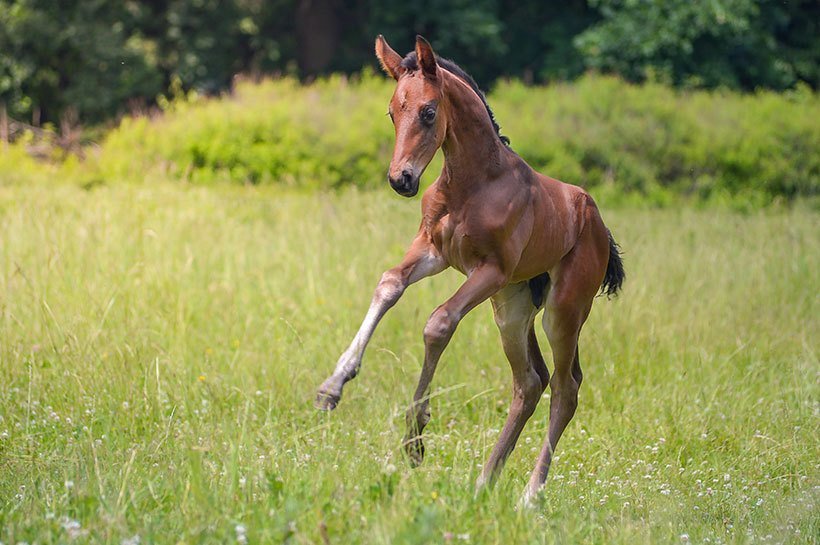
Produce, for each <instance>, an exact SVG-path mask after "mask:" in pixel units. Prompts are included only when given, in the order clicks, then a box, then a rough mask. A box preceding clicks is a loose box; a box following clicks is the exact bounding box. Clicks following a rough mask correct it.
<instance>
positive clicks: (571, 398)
mask: <svg viewBox="0 0 820 545" xmlns="http://www.w3.org/2000/svg"><path fill="white" fill-rule="evenodd" d="M376 56H377V57H378V59H379V61H380V62H381V65H382V67H383V68H384V70H385V71H386V72H387V73H388V74H389V75H390V76H392V77H393V78H394V79H395V80H396V81H397V82H398V84H397V86H396V91H395V92H394V93H393V98H392V99H391V101H390V110H389V114H390V117H391V118H392V120H393V123H394V125H395V129H396V144H395V149H394V152H393V159H392V161H391V162H390V170H389V172H388V179H389V181H390V185H391V186H392V187H393V189H394V190H395V191H396V192H397V193H399V194H400V195H403V196H405V197H412V196H413V195H415V194H416V193H417V192H418V189H419V178H420V177H421V175H422V173H423V172H424V170H425V168H426V167H427V165H428V163H429V162H430V160H431V159H432V158H433V155H434V154H435V152H436V150H437V149H438V148H439V147H441V148H442V149H443V150H444V168H443V169H442V171H441V174H440V175H439V177H438V179H437V180H436V181H435V182H434V183H433V184H432V185H431V186H430V187H429V188H428V189H427V190H426V191H425V192H424V196H423V197H422V200H421V207H422V221H421V226H420V228H419V231H418V234H417V235H416V238H415V239H414V240H413V243H412V244H411V245H410V248H409V249H408V251H407V254H406V255H405V256H404V259H403V260H402V262H401V263H400V264H399V265H398V266H396V267H394V268H392V269H390V270H388V271H387V272H385V273H384V275H383V276H382V278H381V281H380V282H379V284H378V287H377V288H376V291H375V293H374V294H373V299H372V301H371V303H370V309H369V310H368V312H367V315H366V316H365V319H364V322H363V323H362V325H361V328H360V329H359V331H358V333H357V334H356V336H355V338H354V339H353V342H352V343H351V344H350V346H349V347H348V348H347V350H345V352H344V353H343V354H342V356H341V357H340V358H339V362H338V363H337V365H336V369H335V371H334V372H333V374H332V375H331V376H330V377H329V378H328V379H327V380H326V381H325V382H324V383H323V384H322V386H321V387H320V388H319V393H318V396H317V399H316V406H317V407H318V408H320V409H324V410H331V409H333V408H335V407H336V405H337V403H338V402H339V399H340V398H341V394H342V387H343V386H344V384H345V383H346V382H348V381H349V380H351V379H352V378H353V377H355V376H356V374H357V373H358V371H359V367H360V366H361V361H362V356H363V354H364V350H365V347H366V346H367V343H368V341H369V340H370V337H371V335H372V334H373V331H374V330H375V328H376V325H377V324H378V323H379V320H381V318H382V317H383V316H384V314H385V313H386V312H387V310H388V309H390V308H391V307H392V306H393V305H395V304H396V302H397V301H398V300H399V298H400V297H401V295H402V293H403V292H404V290H405V289H406V288H407V286H409V285H410V284H412V283H414V282H417V281H419V280H421V279H422V278H425V277H427V276H431V275H434V274H437V273H439V272H441V271H443V270H445V269H446V268H448V267H453V268H455V269H457V270H459V271H461V272H462V273H463V274H465V275H466V277H467V279H466V280H465V282H464V283H463V284H462V285H461V287H460V288H459V289H458V290H457V291H456V292H455V294H454V295H453V296H452V297H450V299H448V300H447V301H445V302H444V303H443V304H442V305H440V306H439V307H438V308H437V309H436V310H435V311H434V312H433V314H432V315H431V316H430V319H429V320H428V321H427V325H426V326H425V327H424V348H425V354H424V364H423V366H422V370H421V377H420V378H419V382H418V387H417V388H416V392H415V395H414V396H413V403H412V405H411V406H410V408H409V410H408V412H407V434H406V436H405V439H404V447H405V450H406V452H407V454H408V455H409V457H410V461H411V463H412V464H413V465H417V464H419V463H421V461H422V458H423V456H424V444H423V442H422V438H421V432H422V430H423V429H424V427H425V425H426V424H427V422H428V421H429V420H430V412H429V397H428V393H429V388H430V382H431V381H432V379H433V374H434V373H435V370H436V365H437V364H438V361H439V358H440V357H441V354H442V352H443V351H444V349H445V347H446V346H447V343H448V342H449V341H450V339H451V337H452V336H453V333H454V332H455V330H456V327H457V326H458V323H459V321H460V320H461V319H462V318H463V317H464V316H465V315H466V314H467V313H468V312H470V311H471V310H472V309H473V308H475V307H476V306H477V305H479V304H480V303H481V302H483V301H485V300H487V299H490V300H491V301H492V305H493V312H494V314H495V321H496V324H497V325H498V329H499V330H500V332H501V341H502V344H503V348H504V353H505V354H506V356H507V359H508V360H509V362H510V366H511V367H512V376H513V398H512V405H511V407H510V412H509V416H508V417H507V421H506V423H505V424H504V428H503V429H502V431H501V434H500V436H499V439H498V443H497V444H496V445H495V448H493V451H492V453H491V454H490V457H489V459H488V461H487V463H486V465H485V466H484V469H483V471H482V472H481V476H480V477H479V479H478V483H477V486H478V487H479V488H480V487H482V486H484V485H485V484H488V483H490V482H492V480H493V479H494V478H495V477H496V476H497V475H498V473H499V472H500V471H501V468H502V466H503V465H504V461H505V460H506V459H507V457H508V456H509V455H510V453H511V452H512V450H513V448H514V447H515V443H516V441H517V440H518V437H519V435H520V434H521V430H522V429H523V428H524V424H525V423H526V422H527V420H528V419H529V418H530V416H531V415H532V413H533V411H534V410H535V407H536V405H537V403H538V400H539V399H540V398H541V394H542V393H543V392H544V390H545V389H546V388H547V386H548V385H549V387H550V388H551V391H552V397H551V399H550V416H549V432H548V434H547V437H546V439H545V441H544V445H543V448H542V449H541V454H540V455H539V457H538V462H537V464H536V466H535V470H534V471H533V473H532V477H531V478H530V481H529V484H528V486H527V489H526V492H525V500H527V501H529V500H530V499H532V498H533V496H534V495H535V494H537V492H538V491H539V490H540V489H541V487H542V486H543V484H544V481H545V480H546V477H547V471H548V470H549V466H550V461H551V459H552V454H553V452H554V451H555V447H556V445H557V443H558V440H559V438H560V437H561V433H562V432H563V431H564V428H566V426H567V424H568V423H569V421H570V420H571V419H572V416H573V414H574V413H575V408H576V406H577V404H578V388H579V387H580V385H581V378H582V374H581V367H580V364H579V361H578V336H579V333H580V331H581V326H582V325H583V323H584V321H585V320H586V318H587V316H588V315H589V311H590V308H591V307H592V301H593V299H594V298H595V296H596V294H597V293H598V291H599V289H600V290H602V291H603V292H604V293H606V294H607V295H612V294H615V293H616V292H617V291H618V290H619V288H620V287H621V283H622V281H623V278H624V272H623V266H622V263H621V258H620V256H619V253H618V246H617V245H616V244H615V242H614V240H613V239H612V236H611V235H610V233H609V231H608V230H607V228H606V227H605V226H604V222H603V221H602V220H601V216H600V214H599V212H598V208H597V206H596V205H595V202H594V201H593V200H592V198H591V197H590V196H589V194H587V193H586V192H585V191H584V190H583V189H581V188H579V187H576V186H574V185H569V184H565V183H562V182H559V181H558V180H554V179H552V178H548V177H546V176H543V175H541V174H539V173H537V172H535V171H534V170H533V169H532V168H530V166H529V165H527V163H526V162H524V160H523V159H521V158H520V157H519V156H518V155H516V154H515V152H513V151H512V150H511V149H510V148H509V146H508V140H507V139H506V138H504V137H502V136H501V135H500V134H499V129H498V125H496V123H495V120H494V119H493V116H492V112H491V111H490V109H489V107H488V106H487V104H486V101H485V100H484V97H483V94H482V93H481V91H480V90H479V89H478V87H477V86H476V85H475V82H474V81H473V80H472V78H470V76H468V75H467V74H466V73H464V71H463V70H461V69H460V68H459V67H458V66H456V65H455V64H454V63H453V62H452V61H448V60H446V59H441V58H438V57H437V56H436V55H435V53H434V52H433V50H432V48H431V47H430V44H429V43H427V41H426V40H424V38H422V37H420V36H419V37H418V38H417V39H416V48H415V51H414V52H411V53H410V54H408V55H407V56H406V57H404V58H402V57H401V56H400V55H398V54H397V53H396V52H395V51H394V50H393V49H391V48H390V46H389V45H387V42H386V41H385V40H384V38H383V37H382V36H379V37H378V38H377V39H376ZM541 309H545V312H544V317H543V322H542V323H543V327H544V330H545V331H546V334H547V339H548V340H549V343H550V346H551V347H552V356H553V363H554V366H555V369H554V371H553V374H552V378H550V374H549V371H548V370H547V366H546V364H545V363H544V358H543V357H542V355H541V351H540V349H539V347H538V342H537V341H536V336H535V329H534V326H533V324H534V320H535V317H536V314H537V313H538V312H539V311H540V310H541Z"/></svg>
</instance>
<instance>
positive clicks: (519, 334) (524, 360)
mask: <svg viewBox="0 0 820 545" xmlns="http://www.w3.org/2000/svg"><path fill="white" fill-rule="evenodd" d="M492 303H493V313H494V315H495V323H496V325H498V329H499V331H500V333H501V342H502V344H503V346H504V354H505V355H506V356H507V359H508V360H509V362H510V367H511V368H512V376H513V398H512V403H511V405H510V412H509V415H508V416H507V422H506V423H505V424H504V428H503V429H502V430H501V434H500V435H499V437H498V442H497V443H496V445H495V447H494V448H493V451H492V453H491V454H490V457H489V459H488V460H487V464H486V465H485V466H484V470H483V471H482V472H481V476H480V477H479V478H478V482H477V483H476V488H478V489H480V488H482V487H483V486H484V485H487V484H491V483H492V481H494V480H495V478H496V477H497V476H498V474H499V473H500V472H501V469H502V468H503V466H504V462H505V461H506V459H507V457H508V456H509V455H510V453H512V451H513V449H514V448H515V444H516V442H517V441H518V437H519V435H521V430H523V429H524V425H525V424H526V423H527V420H529V418H530V417H531V416H532V413H533V412H534V411H535V407H536V405H538V401H539V399H541V394H542V393H543V391H544V388H546V387H547V383H548V382H549V372H548V371H547V366H546V365H545V364H544V359H543V357H542V356H541V352H540V350H539V349H538V341H537V340H536V338H535V330H534V329H533V319H534V318H535V314H536V313H537V312H538V309H537V308H536V307H535V306H534V305H533V304H532V294H531V292H530V288H529V286H528V285H527V283H526V282H521V283H518V284H511V285H509V286H507V287H506V288H504V289H503V290H501V291H500V292H498V293H497V294H496V295H494V296H493V297H492Z"/></svg>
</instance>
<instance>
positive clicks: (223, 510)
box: [0, 181, 820, 545]
mask: <svg viewBox="0 0 820 545" xmlns="http://www.w3.org/2000/svg"><path fill="white" fill-rule="evenodd" d="M418 208H419V205H418V200H414V201H406V200H402V199H400V198H399V197H397V196H395V195H393V194H391V192H389V190H388V189H387V188H383V190H382V191H380V192H356V191H350V192H342V193H334V194H315V195H304V194H293V193H285V194H283V193H282V192H280V191H277V189H276V188H275V187H267V188H243V187H225V186H214V187H208V188H201V187H200V188H197V187H190V186H185V185H180V184H171V183H166V182H150V181H149V182H147V183H145V184H143V185H140V186H135V185H130V184H116V185H112V186H102V187H97V188H95V189H93V190H90V191H84V190H82V189H78V188H76V187H73V186H66V185H63V186H55V185H45V184H33V185H28V186H24V185H18V186H6V187H2V186H0V359H2V361H1V362H0V542H2V543H5V544H7V545H10V544H15V543H18V542H28V543H34V542H36V543H58V542H60V543H65V542H70V541H72V540H74V541H75V542H83V543H85V542H90V543H116V544H118V543H121V542H123V541H124V540H129V539H130V540H131V541H126V542H130V543H134V542H135V540H133V538H134V536H139V538H140V542H141V543H143V544H145V543H178V542H181V543H225V542H228V543H230V542H242V541H243V539H242V538H243V536H244V537H245V538H246V539H247V541H248V542H250V543H277V542H289V543H321V542H323V541H324V540H327V542H329V543H340V544H342V543H442V542H449V543H468V542H469V543H542V542H544V543H576V542H591V543H635V542H655V543H678V542H682V541H683V538H682V537H681V536H682V535H683V534H687V535H688V540H689V541H690V542H692V543H745V542H755V543H785V542H791V543H816V542H817V541H818V535H820V514H818V513H819V509H820V508H818V501H820V456H819V455H818V454H820V449H818V444H819V443H818V440H820V422H818V414H819V413H820V396H819V395H818V394H820V388H818V378H820V376H818V373H819V372H820V367H819V366H818V348H819V343H818V339H820V322H818V316H820V304H818V294H819V293H820V235H818V231H817V226H818V215H817V213H816V212H811V211H806V210H801V209H800V207H797V208H795V209H793V210H790V211H778V210H768V211H764V212H756V213H752V214H748V215H739V214H734V213H731V212H728V211H720V210H710V211H696V210H692V209H687V208H683V209H677V208H669V209H666V210H639V209H605V210H604V211H603V212H604V218H605V220H606V221H607V224H608V225H609V226H610V228H611V229H612V231H613V232H614V234H615V236H616V238H617V239H618V241H619V242H620V243H621V244H622V246H623V248H624V252H625V263H626V267H627V273H628V280H627V283H626V285H625V290H624V292H623V294H622V296H621V297H619V298H618V299H616V300H613V301H607V300H605V299H603V298H601V299H598V301H597V302H596V304H595V307H594V309H593V312H592V316H591V318H590V320H589V322H588V324H587V326H586V328H585V330H584V332H583V335H582V341H581V358H582V366H583V368H584V372H585V380H584V385H583V387H582V389H581V399H580V406H579V410H578V412H577V414H576V416H575V419H574V420H573V422H572V423H571V424H570V426H569V427H568V429H567V433H566V434H565V436H564V439H563V440H562V442H561V444H560V446H559V456H558V459H557V461H556V462H555V464H554V466H553V471H552V473H551V475H550V478H549V480H548V483H547V489H546V492H545V495H544V500H543V503H542V504H541V505H539V506H538V508H537V510H536V511H534V512H527V511H523V512H522V511H518V510H516V503H517V501H518V498H519V496H520V493H521V492H522V491H523V488H524V485H525V483H526V480H527V478H528V476H529V472H530V470H531V469H532V466H533V463H534V460H535V457H536V451H537V449H538V448H540V443H541V441H542V439H543V437H544V435H545V433H546V426H547V420H546V416H547V415H546V407H547V403H546V402H542V403H541V405H540V406H539V408H538V411H537V412H536V414H535V416H534V417H533V419H532V420H531V421H530V423H529V425H528V427H527V428H526V429H525V431H524V433H523V435H522V437H521V441H520V442H519V446H518V448H517V449H516V451H515V452H514V453H513V455H512V457H511V458H510V460H509V463H508V465H507V467H506V469H505V472H504V474H503V475H502V477H501V480H500V482H499V484H498V486H497V487H496V488H495V489H494V490H493V491H492V492H491V493H490V494H488V495H486V496H481V497H478V498H474V496H473V482H474V480H475V478H476V477H477V475H478V471H479V465H480V464H481V463H483V461H484V459H485V458H486V456H487V455H488V454H489V450H490V448H491V447H492V445H493V443H494V441H495V439H496V436H497V434H498V430H499V429H500V428H501V425H502V423H503V420H504V418H505V415H506V408H507V403H508V399H509V397H510V395H509V393H510V377H509V369H508V365H507V363H506V361H505V360H504V358H503V355H502V352H501V348H500V343H499V340H498V336H497V333H496V331H495V326H494V324H493V321H492V319H491V312H490V309H489V306H488V305H486V304H485V305H482V306H480V307H479V308H478V309H476V311H474V312H473V313H472V314H471V315H470V316H468V317H467V318H466V319H465V320H464V321H463V323H462V324H461V326H460V328H459V330H458V332H457V333H456V336H455V338H454V340H453V342H452V343H451V345H450V347H449V348H448V350H447V352H446V353H445V355H444V358H443V360H442V364H441V366H440V369H439V372H438V375H437V376H436V379H435V382H434V386H435V389H434V394H433V395H434V397H433V402H432V414H433V420H432V422H431V424H430V425H429V426H428V429H427V431H426V433H427V437H428V443H427V446H428V455H427V459H426V460H425V462H424V464H423V465H422V467H420V468H419V469H417V470H411V469H410V468H409V467H408V466H407V464H406V463H405V462H404V460H403V458H402V456H401V451H400V448H399V443H400V439H401V436H402V433H403V431H404V430H403V412H404V409H405V408H406V406H407V403H408V401H409V400H410V398H411V395H412V390H413V388H414V387H415V381H416V377H417V373H418V371H419V367H420V362H421V357H422V343H421V330H422V328H423V325H424V322H425V320H426V318H427V316H428V315H429V313H430V311H431V310H432V309H433V308H434V307H435V306H436V305H437V304H438V303H440V302H441V301H442V300H444V299H445V298H446V297H447V296H448V294H450V293H451V292H452V291H453V290H454V289H455V287H456V286H457V285H458V283H459V282H460V280H461V278H460V276H459V275H458V274H457V273H454V272H453V273H451V272H447V273H444V274H442V275H440V276H438V277H435V278H433V279H431V280H428V281H426V282H423V283H421V284H419V285H417V286H414V287H413V288H411V289H410V290H408V292H407V293H406V294H405V298H404V299H403V300H402V301H401V302H400V303H399V304H398V305H397V306H396V308H394V309H393V310H392V311H391V313H390V314H388V316H387V317H386V318H385V320H384V322H383V323H382V325H381V327H380V329H379V330H378V331H377V333H376V336H375V337H374V339H373V342H372V343H371V346H370V348H369V351H368V354H367V356H366V358H365V362H364V367H363V370H362V373H361V375H360V377H359V378H357V379H356V380H355V381H354V382H353V383H351V384H349V385H348V387H347V389H346V391H345V394H346V395H345V397H344V399H343V400H342V403H341V405H340V406H339V408H338V409H337V410H336V411H335V412H333V413H331V414H322V413H318V412H316V411H315V410H314V409H313V408H312V405H311V402H312V399H313V395H314V391H315V388H316V387H317V386H318V384H319V383H320V382H321V380H322V379H324V378H325V376H326V375H327V374H328V373H329V372H330V371H331V369H332V367H333V365H334V363H335V361H336V358H337V357H338V355H339V353H340V352H341V351H342V350H343V348H344V347H345V346H346V343H347V342H348V341H349V340H350V338H351V337H352V335H353V334H354V332H355V330H356V328H357V327H358V324H359V320H360V319H361V317H362V316H363V314H364V311H365V309H366V307H367V304H368V301H369V298H370V294H371V290H372V288H373V287H374V286H375V284H376V281H377V280H378V278H379V276H380V274H381V272H382V270H384V269H385V268H386V267H388V266H390V265H392V264H393V263H395V262H396V261H397V260H398V259H399V258H400V257H401V255H402V253H403V249H404V247H405V245H406V243H407V242H409V240H410V239H411V238H412V235H413V233H414V231H415V228H416V226H417V224H418ZM540 335H541V339H542V347H543V348H546V343H545V342H544V341H543V332H541V333H540ZM548 361H549V360H548ZM545 401H546V400H545ZM238 526H239V531H238V530H237V527H238ZM243 527H244V529H245V532H244V533H243V532H242V531H241V530H242V528H243Z"/></svg>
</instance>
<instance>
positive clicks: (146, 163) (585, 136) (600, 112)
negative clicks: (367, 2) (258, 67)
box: [0, 73, 820, 208]
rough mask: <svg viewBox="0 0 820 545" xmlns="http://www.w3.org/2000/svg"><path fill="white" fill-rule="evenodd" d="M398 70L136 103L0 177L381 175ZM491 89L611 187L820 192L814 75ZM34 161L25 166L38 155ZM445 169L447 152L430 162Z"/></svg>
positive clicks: (567, 172) (663, 191)
mask: <svg viewBox="0 0 820 545" xmlns="http://www.w3.org/2000/svg"><path fill="white" fill-rule="evenodd" d="M393 87H394V83H393V81H392V80H390V79H388V78H384V77H382V76H381V75H377V76H371V75H368V74H367V73H366V74H364V75H362V76H361V77H358V78H355V79H353V80H350V79H348V78H345V77H339V76H337V77H332V78H328V79H320V80H318V81H316V82H314V83H313V84H311V85H308V86H303V85H301V84H300V83H299V82H298V81H296V80H295V79H291V78H280V79H277V80H270V81H265V82H263V83H262V84H253V83H251V82H244V83H240V84H239V85H237V87H236V90H235V92H234V93H233V95H231V96H230V97H225V98H222V99H203V98H196V97H191V98H189V99H184V98H182V99H179V100H176V101H174V102H171V103H167V104H166V105H165V108H166V111H165V113H164V115H161V116H138V117H129V118H125V119H124V120H123V121H122V123H121V124H120V125H119V126H118V127H117V128H115V129H113V130H111V131H110V132H108V133H107V134H106V135H105V136H104V137H103V138H102V140H101V141H100V145H99V146H97V147H90V148H87V149H86V150H85V152H86V157H85V159H84V160H82V161H81V160H79V159H78V158H77V157H75V156H73V155H69V156H68V159H67V160H66V159H65V157H64V155H63V152H61V151H60V150H59V148H56V149H54V150H52V152H51V153H52V157H53V159H54V161H52V162H51V163H49V162H45V163H43V162H42V161H41V162H40V163H36V162H34V161H25V160H22V157H23V156H24V155H25V153H24V151H23V148H31V144H30V142H27V141H25V140H24V141H22V142H20V143H18V144H17V145H12V146H10V149H13V150H17V151H16V152H7V154H6V157H5V159H4V158H3V154H2V153H0V167H2V165H3V163H4V162H5V163H6V165H7V168H0V183H2V182H3V181H6V182H7V183H8V182H13V181H14V180H18V181H19V180H23V179H26V177H27V176H29V175H35V176H36V175H37V173H40V175H41V176H42V175H47V176H51V177H53V178H56V179H61V180H70V181H74V182H76V183H79V184H80V185H84V186H91V185H96V184H103V183H119V182H121V181H123V180H133V181H137V182H140V181H142V180H145V179H146V178H147V179H148V180H150V179H165V178H172V179H177V180H183V181H189V182H192V183H211V182H215V181H228V182H232V183H240V184H275V185H277V186H280V187H299V188H304V189H329V188H340V187H344V186H349V185H355V186H357V187H362V188H373V187H381V186H383V185H384V180H385V171H386V165H387V164H388V163H389V160H390V154H391V151H392V146H393V127H392V125H391V123H390V120H389V119H388V118H387V117H386V116H385V115H384V113H385V111H386V108H387V102H388V100H389V97H390V95H391V93H392V90H393ZM489 101H490V103H491V105H492V106H493V107H494V109H495V112H496V114H497V118H498V119H499V120H500V123H501V125H502V132H503V133H504V134H505V135H507V136H509V137H510V138H511V139H512V147H513V149H514V150H516V151H517V152H518V153H519V154H520V155H521V156H522V157H523V158H524V159H526V160H527V161H528V162H529V163H530V164H531V165H532V166H533V167H535V168H536V169H538V170H540V171H542V172H545V173H548V174H550V175H552V176H554V177H556V178H559V179H562V180H565V181H568V182H572V183H575V184H578V185H582V186H584V187H587V188H594V189H596V194H597V195H598V196H599V197H600V198H603V199H605V200H606V201H607V202H610V203H611V202H615V201H623V200H628V201H629V200H631V201H643V202H649V203H652V204H655V205H664V204H669V203H671V202H675V201H676V200H678V199H677V197H679V196H681V195H683V196H687V197H689V198H691V199H692V200H696V201H711V202H729V203H732V204H733V205H734V204H737V205H739V206H742V207H752V208H756V207H759V206H764V205H767V204H771V203H773V202H776V201H783V202H788V201H791V200H793V199H794V198H796V197H805V198H809V199H815V198H816V197H817V196H818V194H820V124H818V123H817V122H816V120H817V119H820V99H818V95H817V94H815V93H812V92H811V91H809V90H808V89H805V88H802V89H799V90H796V91H794V92H791V93H787V94H777V93H774V92H764V91H760V92H758V93H756V94H753V95H752V94H747V95H741V94H737V93H730V92H725V91H687V92H680V91H674V90H672V89H670V88H669V87H666V86H664V85H660V84H643V85H633V84H628V83H625V82H624V81H622V80H620V79H617V78H614V77H601V76H585V77H583V78H581V79H579V80H578V81H576V82H575V83H573V84H561V85H551V86H549V87H528V86H524V85H522V84H520V83H517V82H509V83H504V84H501V85H499V86H497V87H496V89H495V91H493V93H492V94H491V95H490V97H489ZM27 164H28V167H27V166H26V165H27ZM439 169H440V162H439V161H438V160H437V161H434V163H433V164H432V165H431V166H430V167H429V169H428V173H427V174H426V178H427V179H428V180H432V179H433V178H434V177H435V176H436V175H437V174H438V171H439Z"/></svg>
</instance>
